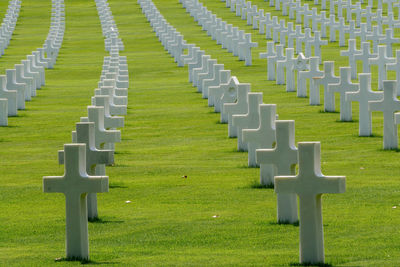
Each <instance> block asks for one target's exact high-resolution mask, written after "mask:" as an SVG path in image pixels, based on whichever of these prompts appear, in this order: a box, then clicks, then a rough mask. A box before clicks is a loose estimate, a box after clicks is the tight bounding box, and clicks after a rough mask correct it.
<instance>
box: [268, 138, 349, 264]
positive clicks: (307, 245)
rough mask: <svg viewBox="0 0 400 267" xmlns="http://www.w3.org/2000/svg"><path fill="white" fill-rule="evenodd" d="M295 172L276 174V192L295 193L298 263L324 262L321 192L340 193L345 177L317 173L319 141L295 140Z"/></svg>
mask: <svg viewBox="0 0 400 267" xmlns="http://www.w3.org/2000/svg"><path fill="white" fill-rule="evenodd" d="M298 159H299V173H298V174H297V175H296V176H276V177H275V192H276V193H295V194H297V195H298V197H299V206H300V263H302V264H303V263H309V264H318V263H324V262H325V255H324V232H323V224H322V203H321V202H322V194H324V193H344V192H345V190H346V178H345V177H343V176H324V175H323V174H322V173H321V145H320V143H319V142H300V143H298Z"/></svg>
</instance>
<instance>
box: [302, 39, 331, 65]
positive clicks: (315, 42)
mask: <svg viewBox="0 0 400 267" xmlns="http://www.w3.org/2000/svg"><path fill="white" fill-rule="evenodd" d="M327 44H328V41H327V40H322V39H321V33H320V32H319V31H315V32H314V38H313V39H312V40H311V41H309V42H308V45H309V46H313V47H314V56H316V57H319V59H320V61H319V63H321V60H322V59H321V58H322V57H321V46H323V45H327ZM306 51H307V49H306ZM310 56H311V53H310V54H309V55H306V57H310Z"/></svg>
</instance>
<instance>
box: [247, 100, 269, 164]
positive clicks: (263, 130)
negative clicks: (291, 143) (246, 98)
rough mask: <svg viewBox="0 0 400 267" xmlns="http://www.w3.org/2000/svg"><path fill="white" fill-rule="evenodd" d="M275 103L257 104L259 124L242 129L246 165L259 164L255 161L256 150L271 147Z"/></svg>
mask: <svg viewBox="0 0 400 267" xmlns="http://www.w3.org/2000/svg"><path fill="white" fill-rule="evenodd" d="M275 111H276V105H275V104H260V105H259V114H260V115H259V125H258V128H255V129H243V131H242V133H243V142H244V143H247V144H248V165H249V166H250V167H257V166H259V164H258V162H257V161H256V150H257V149H260V148H271V147H272V145H273V143H274V142H275V118H276V114H275Z"/></svg>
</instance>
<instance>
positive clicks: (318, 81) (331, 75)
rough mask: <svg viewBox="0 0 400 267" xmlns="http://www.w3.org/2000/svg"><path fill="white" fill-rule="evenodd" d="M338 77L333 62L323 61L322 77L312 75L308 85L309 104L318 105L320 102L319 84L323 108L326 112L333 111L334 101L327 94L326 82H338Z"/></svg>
mask: <svg viewBox="0 0 400 267" xmlns="http://www.w3.org/2000/svg"><path fill="white" fill-rule="evenodd" d="M339 81H340V79H339V77H336V76H335V62H334V61H324V75H323V76H322V77H314V78H313V82H312V84H311V87H310V105H319V103H320V93H319V89H320V86H321V85H322V86H323V89H324V110H325V111H328V112H333V111H335V107H334V103H333V101H332V99H331V98H329V96H330V95H329V94H328V84H334V83H338V82H339Z"/></svg>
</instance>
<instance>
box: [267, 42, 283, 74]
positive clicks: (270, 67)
mask: <svg viewBox="0 0 400 267" xmlns="http://www.w3.org/2000/svg"><path fill="white" fill-rule="evenodd" d="M275 49H276V55H274V56H269V57H268V58H267V71H268V73H267V74H268V80H269V81H271V80H275V75H276V71H275V69H276V65H277V62H278V61H280V60H284V59H285V58H286V56H285V55H284V53H283V51H284V50H283V49H284V48H283V45H276V46H275Z"/></svg>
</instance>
